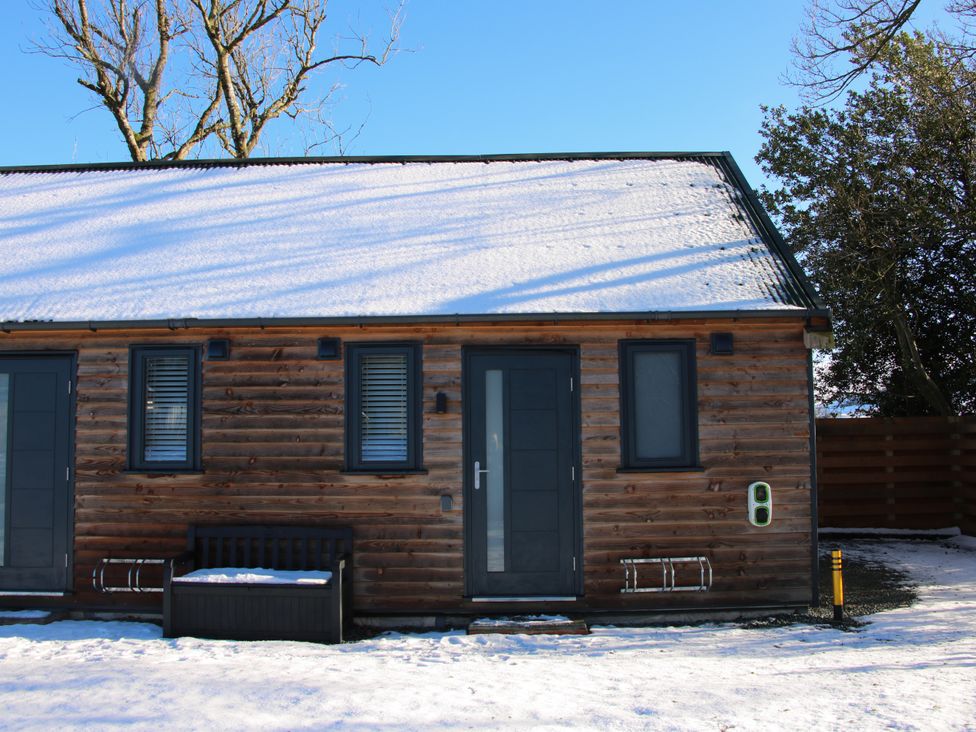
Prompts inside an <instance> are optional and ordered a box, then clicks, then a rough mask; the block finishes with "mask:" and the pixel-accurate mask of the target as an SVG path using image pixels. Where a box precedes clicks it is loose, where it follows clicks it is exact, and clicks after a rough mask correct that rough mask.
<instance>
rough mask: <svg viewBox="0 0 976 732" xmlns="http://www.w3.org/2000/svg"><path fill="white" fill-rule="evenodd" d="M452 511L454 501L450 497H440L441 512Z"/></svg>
mask: <svg viewBox="0 0 976 732" xmlns="http://www.w3.org/2000/svg"><path fill="white" fill-rule="evenodd" d="M452 510H454V499H453V498H451V497H450V496H441V511H452Z"/></svg>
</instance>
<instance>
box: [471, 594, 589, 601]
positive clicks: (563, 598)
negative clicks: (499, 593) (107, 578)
mask: <svg viewBox="0 0 976 732" xmlns="http://www.w3.org/2000/svg"><path fill="white" fill-rule="evenodd" d="M577 599H579V598H577V597H576V596H575V595H574V596H572V597H566V596H563V595H532V596H530V597H526V596H523V595H514V596H511V597H472V598H471V602H576V600H577Z"/></svg>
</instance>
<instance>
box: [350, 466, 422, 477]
mask: <svg viewBox="0 0 976 732" xmlns="http://www.w3.org/2000/svg"><path fill="white" fill-rule="evenodd" d="M428 472H429V471H428V470H427V468H356V469H354V470H353V469H347V470H340V471H339V475H376V476H384V477H390V478H396V477H398V476H401V475H427V473H428Z"/></svg>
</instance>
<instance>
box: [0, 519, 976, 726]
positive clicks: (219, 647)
mask: <svg viewBox="0 0 976 732" xmlns="http://www.w3.org/2000/svg"><path fill="white" fill-rule="evenodd" d="M856 551H857V552H858V553H859V555H860V556H861V557H862V558H865V559H869V560H870V559H872V558H875V557H877V558H880V559H883V561H885V562H887V563H889V564H892V565H894V566H896V567H898V568H901V569H903V570H904V571H906V572H908V573H909V575H910V576H911V577H912V578H913V580H914V581H915V582H917V583H918V592H919V602H918V603H917V604H916V605H915V606H913V607H910V608H902V609H899V610H893V611H890V612H885V613H880V614H877V615H873V616H870V617H869V618H867V620H868V621H869V624H868V625H867V626H866V627H865V628H864V629H862V630H860V631H859V632H843V631H840V630H834V629H832V628H828V627H815V626H809V625H794V626H788V627H763V628H758V627H741V626H737V625H732V624H723V625H707V626H694V627H693V626H684V627H667V628H640V629H621V628H610V627H603V628H596V629H595V630H594V633H593V634H592V635H590V636H563V637H552V636H498V635H478V636H466V635H462V634H460V633H428V634H423V635H399V634H389V635H386V636H381V637H379V638H376V639H373V640H369V641H361V642H357V643H347V644H344V645H341V646H331V647H330V646H318V645H313V644H304V643H283V642H274V643H236V642H218V641H205V640H195V639H189V638H187V639H179V640H163V639H162V638H161V637H160V631H159V628H158V627H156V626H153V625H148V624H136V623H110V622H58V623H52V624H50V625H43V626H34V625H11V626H5V627H0V725H2V726H3V727H4V728H9V729H18V728H37V729H53V728H56V729H66V728H67V729H75V728H86V729H104V728H115V727H127V728H136V729H140V728H141V729H150V728H152V729H159V728H162V729H213V728H224V729H240V728H250V729H326V728H338V729H348V730H387V729H389V730H394V729H395V730H402V729H424V730H427V729H437V728H465V729H487V730H499V729H520V730H521V729H553V730H555V729H563V728H567V727H575V728H589V729H678V730H684V729H688V730H703V729H704V730H708V729H716V730H718V729H721V730H725V729H736V730H770V729H789V730H796V729H817V730H831V729H837V730H864V729H887V728H895V729H918V730H943V729H944V730H960V729H970V730H976V542H974V541H973V540H971V539H970V540H967V539H965V538H957V539H953V540H950V541H948V542H909V541H900V542H887V543H879V544H876V545H873V546H870V547H865V548H862V549H858V550H856ZM851 589H852V590H853V588H851Z"/></svg>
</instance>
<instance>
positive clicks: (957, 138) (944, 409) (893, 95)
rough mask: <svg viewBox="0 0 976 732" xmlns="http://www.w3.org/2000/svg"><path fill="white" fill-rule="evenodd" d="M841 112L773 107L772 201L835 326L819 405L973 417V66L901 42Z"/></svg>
mask: <svg viewBox="0 0 976 732" xmlns="http://www.w3.org/2000/svg"><path fill="white" fill-rule="evenodd" d="M872 68H873V69H874V70H873V72H872V76H871V78H870V81H869V83H868V84H867V88H866V89H865V90H864V91H861V92H852V91H849V92H848V93H847V97H846V100H845V104H844V106H843V108H842V109H838V110H826V109H822V108H812V107H803V108H801V109H800V110H798V111H796V112H793V113H791V112H788V111H787V110H786V109H784V108H782V107H779V108H774V109H769V108H765V109H764V113H765V120H764V122H763V127H762V135H763V137H764V139H765V141H764V144H763V146H762V148H761V150H760V152H759V155H758V156H757V158H756V159H757V161H758V162H759V164H760V165H761V166H762V168H763V170H764V171H765V172H766V173H767V174H768V175H770V176H773V177H775V178H777V179H778V180H779V183H780V187H779V188H778V189H776V190H774V191H764V192H763V194H762V195H763V198H764V203H765V204H766V205H767V206H768V208H769V209H770V210H771V211H772V212H773V213H774V215H776V216H778V218H779V220H780V222H781V225H782V226H783V228H784V230H785V233H786V235H787V239H788V240H789V241H790V243H791V245H792V247H793V248H794V250H795V251H796V252H797V254H798V256H799V257H800V258H801V259H802V261H803V262H804V264H805V266H806V267H807V269H808V271H809V272H810V273H811V276H812V278H813V280H814V282H815V283H816V284H817V285H818V287H819V289H820V292H821V295H822V296H823V298H824V299H825V300H826V301H827V303H828V305H829V306H830V307H831V309H832V311H833V313H834V318H835V333H836V336H837V344H838V348H837V349H836V350H835V351H834V352H833V354H832V358H831V360H830V361H829V363H828V364H827V367H826V369H825V377H826V378H825V381H824V383H823V384H822V385H821V393H820V398H821V399H823V400H826V401H842V402H844V401H846V402H855V403H858V404H862V405H866V406H867V407H868V409H869V411H872V412H874V413H877V414H882V415H891V416H894V415H914V414H943V415H946V414H956V413H966V412H973V411H976V243H974V242H976V190H974V187H976V116H974V103H976V67H974V64H973V62H972V60H971V57H970V58H961V57H960V56H959V54H958V53H957V52H956V51H955V49H953V48H950V47H949V46H947V45H944V44H942V43H940V42H938V41H937V40H936V39H933V38H929V37H926V36H923V35H921V34H913V35H909V34H905V33H902V34H899V35H898V36H897V37H896V38H894V39H893V40H892V42H891V43H889V44H888V46H887V47H886V48H885V49H884V50H883V51H882V52H881V53H880V55H879V56H878V57H877V58H876V59H875V60H874V61H873V66H872Z"/></svg>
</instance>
